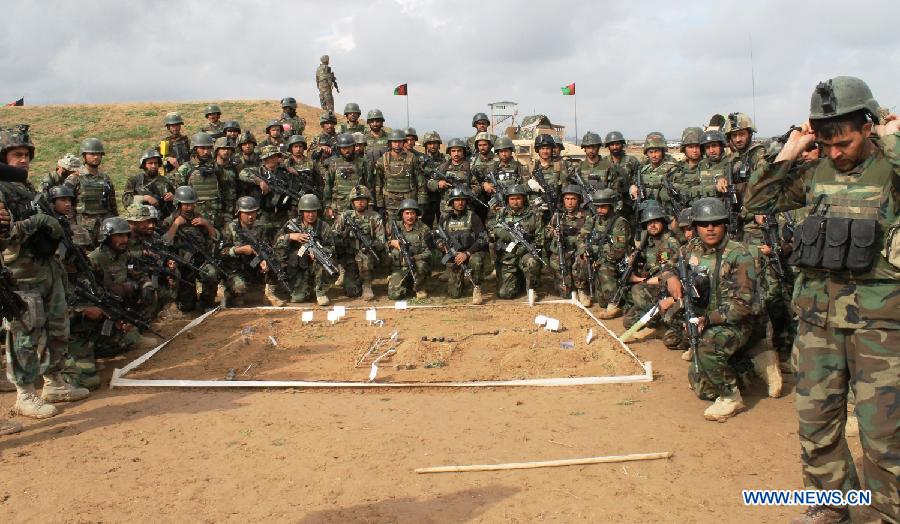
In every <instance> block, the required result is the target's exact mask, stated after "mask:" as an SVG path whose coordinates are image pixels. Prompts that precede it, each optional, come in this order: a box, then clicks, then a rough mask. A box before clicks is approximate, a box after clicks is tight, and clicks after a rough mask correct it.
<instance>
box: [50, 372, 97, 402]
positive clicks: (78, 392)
mask: <svg viewBox="0 0 900 524" xmlns="http://www.w3.org/2000/svg"><path fill="white" fill-rule="evenodd" d="M90 394H91V392H90V391H88V390H87V389H86V388H81V387H78V386H75V385H72V384H69V383H68V382H66V380H65V379H64V378H63V377H62V374H61V373H54V374H53V375H49V376H47V375H45V376H44V389H43V390H41V398H42V399H44V400H46V401H47V402H75V401H77V400H82V399H85V398H87V397H88V395H90Z"/></svg>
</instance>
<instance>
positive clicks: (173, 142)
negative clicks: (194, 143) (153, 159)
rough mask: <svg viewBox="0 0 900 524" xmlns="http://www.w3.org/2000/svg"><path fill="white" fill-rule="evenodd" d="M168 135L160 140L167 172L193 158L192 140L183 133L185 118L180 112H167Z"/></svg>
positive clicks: (160, 148) (160, 149)
mask: <svg viewBox="0 0 900 524" xmlns="http://www.w3.org/2000/svg"><path fill="white" fill-rule="evenodd" d="M164 122H165V126H166V131H168V132H169V134H168V136H166V137H165V138H163V139H162V140H160V141H159V151H160V153H161V154H162V156H163V160H164V161H165V163H166V173H169V172H170V171H174V170H176V169H178V168H179V167H181V164H183V163H185V162H187V161H188V160H190V158H191V141H190V140H188V137H187V136H185V135H183V134H181V128H182V127H183V126H184V120H183V119H182V118H181V115H179V114H178V113H174V112H173V113H167V114H166V119H165V121H164Z"/></svg>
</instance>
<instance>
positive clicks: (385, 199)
mask: <svg viewBox="0 0 900 524" xmlns="http://www.w3.org/2000/svg"><path fill="white" fill-rule="evenodd" d="M415 160H416V158H415V156H413V155H412V154H411V153H409V152H407V151H401V152H400V153H399V154H395V153H394V152H393V151H388V152H387V153H385V154H384V155H382V157H381V158H380V159H379V160H378V162H377V163H376V164H375V184H374V185H375V195H374V197H375V207H380V208H383V209H386V210H387V212H388V213H389V214H391V215H396V214H397V210H398V206H399V205H400V202H402V201H403V200H405V199H407V198H412V199H414V200H416V201H417V202H418V203H419V205H420V206H423V205H425V203H426V202H427V197H426V195H425V180H424V179H423V178H422V172H421V171H420V169H419V164H418V163H416V161H415Z"/></svg>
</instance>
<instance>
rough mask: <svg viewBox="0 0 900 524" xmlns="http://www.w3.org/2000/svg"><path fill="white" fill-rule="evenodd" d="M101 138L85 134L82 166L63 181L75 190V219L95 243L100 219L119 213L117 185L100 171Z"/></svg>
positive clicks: (101, 156)
mask: <svg viewBox="0 0 900 524" xmlns="http://www.w3.org/2000/svg"><path fill="white" fill-rule="evenodd" d="M103 155H104V149H103V142H101V141H100V139H99V138H86V139H85V140H84V141H83V142H82V143H81V160H82V162H83V164H84V165H83V166H81V169H79V170H78V172H76V173H73V174H71V175H69V177H68V178H66V184H68V185H70V186H72V191H74V192H75V214H76V217H77V220H78V223H79V224H81V225H83V226H84V227H85V228H86V229H87V230H88V232H89V233H90V234H91V239H93V241H94V243H95V244H96V243H97V238H98V235H99V232H100V224H101V223H102V222H103V219H105V218H109V217H114V216H116V215H118V214H119V209H118V207H117V202H116V188H115V187H114V186H113V183H112V180H110V178H109V176H107V175H106V173H103V172H101V171H100V164H101V163H102V162H103Z"/></svg>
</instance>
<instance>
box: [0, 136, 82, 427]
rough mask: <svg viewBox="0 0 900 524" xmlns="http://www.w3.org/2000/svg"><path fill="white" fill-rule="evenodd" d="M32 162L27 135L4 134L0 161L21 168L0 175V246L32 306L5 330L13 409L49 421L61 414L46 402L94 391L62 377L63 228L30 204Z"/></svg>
mask: <svg viewBox="0 0 900 524" xmlns="http://www.w3.org/2000/svg"><path fill="white" fill-rule="evenodd" d="M33 159H34V145H33V144H32V143H31V139H30V138H29V137H28V135H27V132H25V131H16V130H6V131H2V132H0V162H2V163H3V164H6V165H7V166H10V167H14V168H18V170H13V169H4V170H3V172H2V174H0V204H2V208H0V213H2V215H3V216H2V217H0V218H2V219H3V220H2V222H5V223H6V224H8V227H3V228H0V233H2V234H0V247H2V248H3V263H4V265H5V266H6V267H8V268H9V270H10V272H11V273H12V276H13V278H14V279H15V280H16V283H17V287H18V293H19V295H20V296H22V298H23V299H24V300H25V302H26V304H27V305H28V313H26V315H25V318H23V319H22V320H14V321H12V322H10V323H9V327H8V329H7V330H6V344H5V345H6V377H7V379H9V381H10V382H12V383H13V384H15V386H16V391H17V395H16V404H15V406H14V407H13V411H14V412H16V413H18V414H20V415H25V416H28V417H32V418H47V417H52V416H54V415H56V414H57V413H58V411H57V409H56V408H55V407H54V406H53V405H51V404H48V403H45V401H47V402H61V401H74V400H81V399H83V398H85V397H87V396H88V394H89V392H88V391H87V390H86V389H82V388H77V387H74V386H71V385H69V384H68V383H67V382H66V381H65V380H63V377H62V375H61V374H60V371H61V370H62V365H63V361H64V360H65V357H66V352H67V339H68V336H69V325H68V318H67V312H66V297H65V289H64V287H63V278H64V275H63V271H64V270H63V267H62V264H60V262H59V260H58V259H57V258H56V257H55V256H54V255H55V252H56V249H57V246H58V244H59V239H60V238H61V237H62V235H63V230H62V226H61V225H60V223H59V221H57V220H56V219H55V218H53V217H51V216H49V215H45V214H43V213H35V212H34V211H33V207H32V205H31V202H32V201H33V200H34V197H35V195H36V191H35V189H34V186H32V185H31V183H30V182H28V167H29V166H30V165H31V161H32V160H33ZM11 171H12V172H13V173H10V172H11ZM38 375H43V376H44V389H43V391H42V394H41V396H38V395H37V394H36V393H35V388H34V382H35V380H36V379H37V377H38Z"/></svg>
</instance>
